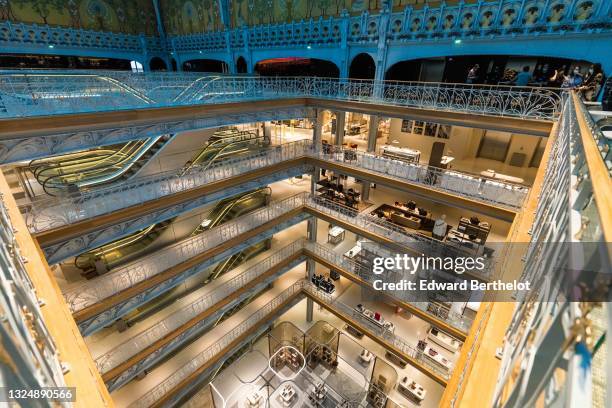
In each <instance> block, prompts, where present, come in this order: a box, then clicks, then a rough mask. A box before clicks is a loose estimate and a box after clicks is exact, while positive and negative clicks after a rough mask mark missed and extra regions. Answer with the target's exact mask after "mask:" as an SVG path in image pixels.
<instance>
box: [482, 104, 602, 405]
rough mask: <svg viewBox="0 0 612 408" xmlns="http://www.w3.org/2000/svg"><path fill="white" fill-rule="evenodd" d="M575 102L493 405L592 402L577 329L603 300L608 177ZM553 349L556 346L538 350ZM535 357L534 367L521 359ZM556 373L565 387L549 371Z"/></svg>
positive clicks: (546, 190)
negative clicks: (562, 377)
mask: <svg viewBox="0 0 612 408" xmlns="http://www.w3.org/2000/svg"><path fill="white" fill-rule="evenodd" d="M581 104H582V102H581V101H579V100H578V98H575V97H574V96H571V97H569V98H566V99H565V102H564V107H563V112H562V115H561V118H560V121H559V125H558V129H557V134H556V139H555V140H554V142H553V145H552V150H551V155H550V158H549V160H548V164H547V168H546V173H545V176H544V181H543V184H542V190H541V193H540V199H539V201H538V206H537V210H536V214H535V219H534V223H533V226H532V228H531V231H530V232H531V235H532V237H531V242H530V243H529V247H528V250H527V251H526V255H525V266H524V271H523V276H522V278H521V279H522V280H523V281H530V282H531V283H532V286H533V287H534V288H536V290H533V291H531V292H529V293H528V294H523V295H522V297H521V298H520V299H519V300H520V302H519V303H518V305H517V309H516V312H515V315H514V317H513V320H512V322H511V324H510V327H509V328H508V331H507V333H506V341H505V343H504V352H503V358H502V366H501V370H500V375H499V378H498V384H497V389H496V395H495V400H494V406H499V407H501V406H504V407H519V406H530V405H533V404H534V403H535V401H536V399H540V398H541V400H542V401H543V402H544V403H545V404H549V403H552V402H553V401H555V403H556V402H557V401H559V400H561V401H563V400H564V399H565V398H569V397H570V396H571V398H572V399H573V401H578V400H580V403H581V404H584V405H585V406H590V405H591V402H590V398H591V396H592V392H591V387H592V382H591V374H590V359H591V355H590V350H588V348H587V346H588V345H587V344H586V341H585V337H583V336H580V335H576V333H582V332H587V333H588V332H589V331H590V330H591V329H590V328H589V327H588V325H589V324H590V322H589V321H588V315H587V313H588V310H589V308H591V307H597V304H596V303H592V302H595V301H601V300H605V299H606V297H603V298H602V295H598V293H599V292H600V291H601V289H602V287H601V286H600V285H601V282H607V281H609V272H610V271H611V270H612V266H611V265H612V262H611V258H612V248H611V246H610V240H611V238H610V237H609V236H607V235H606V234H607V233H608V232H609V220H608V219H606V218H605V217H606V216H608V214H610V201H609V199H608V198H607V197H608V196H609V191H610V177H609V174H608V171H607V168H606V167H605V165H604V163H603V161H602V160H601V154H600V152H599V150H598V149H597V137H596V136H594V135H593V134H592V132H593V128H592V127H589V126H587V125H586V118H584V117H580V115H585V114H587V113H586V112H585V111H584V110H582V108H581V106H580V105H581ZM601 293H605V292H601ZM607 299H608V300H609V298H607ZM579 301H580V302H579ZM585 318H586V320H584V319H585ZM551 347H552V349H554V350H559V351H558V352H557V353H549V352H544V351H542V350H545V349H546V350H550V349H551ZM534 358H535V359H537V360H538V361H537V364H534V365H529V366H525V365H523V364H520V363H521V362H522V361H526V360H531V359H534ZM517 368H520V369H517ZM561 371H563V372H564V373H565V376H567V378H568V381H566V382H565V383H563V384H559V382H558V380H557V378H558V377H557V376H556V374H555V373H558V372H561ZM608 374H609V373H608ZM568 387H570V389H568ZM576 398H578V399H576ZM568 405H572V404H571V403H569V402H568Z"/></svg>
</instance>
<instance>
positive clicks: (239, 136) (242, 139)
mask: <svg viewBox="0 0 612 408" xmlns="http://www.w3.org/2000/svg"><path fill="white" fill-rule="evenodd" d="M266 145H267V140H266V138H265V137H264V136H260V135H259V132H253V131H245V130H238V129H235V128H228V129H223V130H219V131H216V132H215V133H214V134H213V135H212V136H211V137H210V139H209V140H208V143H207V144H206V146H204V149H202V150H201V151H200V152H199V153H198V154H197V155H195V156H194V158H193V159H191V160H190V161H188V162H187V164H186V165H185V167H183V171H182V173H181V174H185V173H187V172H188V171H190V170H191V169H193V168H198V169H200V170H206V169H207V168H209V167H210V166H211V165H213V164H215V163H218V162H221V161H223V160H226V159H229V158H235V157H236V156H238V155H241V154H246V153H250V152H252V151H254V150H257V149H261V148H263V147H265V146H266Z"/></svg>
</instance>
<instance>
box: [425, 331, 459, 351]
mask: <svg viewBox="0 0 612 408" xmlns="http://www.w3.org/2000/svg"><path fill="white" fill-rule="evenodd" d="M427 337H428V338H429V339H430V340H431V341H433V342H434V343H436V344H437V345H439V346H441V347H444V348H445V349H447V350H448V351H450V352H453V353H454V352H456V351H458V350H459V349H460V348H461V342H460V341H459V340H457V339H455V338H453V337H451V336H449V335H448V334H446V333H444V332H441V331H440V330H438V329H436V328H435V327H432V328H430V329H429V332H428V333H427Z"/></svg>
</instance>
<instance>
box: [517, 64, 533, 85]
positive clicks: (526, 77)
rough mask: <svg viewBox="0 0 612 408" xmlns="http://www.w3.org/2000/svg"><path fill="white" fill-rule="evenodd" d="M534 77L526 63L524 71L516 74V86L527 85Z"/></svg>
mask: <svg viewBox="0 0 612 408" xmlns="http://www.w3.org/2000/svg"><path fill="white" fill-rule="evenodd" d="M532 79H533V78H532V76H531V73H530V72H529V66H528V65H525V66H524V67H523V71H522V72H519V73H518V74H517V75H516V79H515V81H514V84H515V85H516V86H527V85H528V84H529V82H531V80H532Z"/></svg>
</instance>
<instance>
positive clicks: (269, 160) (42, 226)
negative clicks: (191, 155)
mask: <svg viewBox="0 0 612 408" xmlns="http://www.w3.org/2000/svg"><path fill="white" fill-rule="evenodd" d="M309 149H311V146H310V145H309V144H308V143H307V142H306V141H298V142H292V143H287V144H284V145H282V146H279V147H274V148H270V149H267V150H259V151H257V152H254V153H250V154H248V155H246V156H240V157H237V158H232V159H228V160H224V161H222V162H217V163H213V164H212V165H209V166H205V167H204V166H199V167H193V168H192V169H191V170H190V171H188V172H183V170H182V169H179V170H173V171H169V172H163V173H158V174H153V175H150V176H146V177H140V178H135V179H133V180H130V181H127V182H125V183H121V184H117V185H111V186H109V187H105V188H101V189H96V190H92V191H84V192H78V193H75V194H69V195H67V196H64V197H57V198H54V199H48V200H41V201H38V202H35V203H32V207H31V210H30V211H29V212H28V213H27V214H26V222H27V224H28V228H29V229H30V231H31V232H34V233H36V232H41V231H46V230H49V229H53V228H57V227H60V226H62V225H68V224H73V223H75V222H79V221H82V220H85V219H89V218H92V217H96V216H99V215H102V214H109V213H112V212H113V211H117V210H119V209H122V208H127V207H130V206H134V205H137V204H141V203H144V202H147V201H151V200H156V199H159V198H163V197H167V196H169V195H172V194H177V193H180V192H184V191H188V190H191V189H194V188H197V187H200V186H204V185H207V184H210V183H213V182H215V181H219V180H224V179H228V178H231V177H236V176H239V175H241V174H245V173H248V172H250V171H253V170H257V169H261V168H264V167H268V166H272V165H274V164H278V163H281V162H283V161H287V160H291V159H295V158H299V157H304V155H305V154H306V153H307V151H308V150H309Z"/></svg>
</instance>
